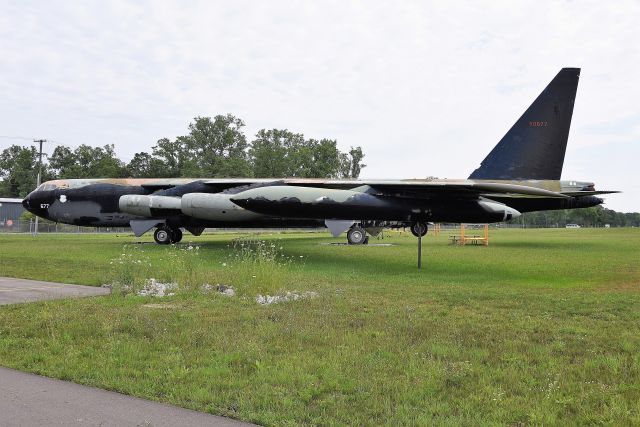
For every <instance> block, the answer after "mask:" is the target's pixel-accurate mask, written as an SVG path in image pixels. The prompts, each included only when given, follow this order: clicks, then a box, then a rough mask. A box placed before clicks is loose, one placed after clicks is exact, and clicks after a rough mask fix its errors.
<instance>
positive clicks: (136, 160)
mask: <svg viewBox="0 0 640 427" xmlns="http://www.w3.org/2000/svg"><path fill="white" fill-rule="evenodd" d="M173 171H175V172H174V173H175V174H174V173H172V172H173ZM127 175H128V176H130V177H133V178H171V177H177V176H180V174H179V172H178V169H177V168H176V169H173V170H172V169H170V168H167V167H165V163H164V162H163V161H162V160H161V159H159V158H158V157H155V156H153V155H151V154H149V153H145V152H140V153H136V154H135V155H134V156H133V159H131V161H130V162H129V163H128V164H127Z"/></svg>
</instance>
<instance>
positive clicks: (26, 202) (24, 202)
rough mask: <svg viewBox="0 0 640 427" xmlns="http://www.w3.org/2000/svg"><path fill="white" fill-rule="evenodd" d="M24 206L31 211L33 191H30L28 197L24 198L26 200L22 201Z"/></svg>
mask: <svg viewBox="0 0 640 427" xmlns="http://www.w3.org/2000/svg"><path fill="white" fill-rule="evenodd" d="M22 206H23V207H24V208H25V209H26V210H28V211H29V212H31V193H29V194H28V195H27V197H25V198H24V200H23V201H22Z"/></svg>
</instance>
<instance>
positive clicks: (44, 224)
mask: <svg viewBox="0 0 640 427" xmlns="http://www.w3.org/2000/svg"><path fill="white" fill-rule="evenodd" d="M35 229H36V224H35V221H34V220H33V219H29V220H21V219H17V220H6V221H0V233H25V234H26V233H30V234H33V233H34V232H35ZM38 233H94V234H95V233H131V229H130V228H129V227H81V226H79V225H69V224H61V223H56V222H50V221H42V220H40V221H39V222H38Z"/></svg>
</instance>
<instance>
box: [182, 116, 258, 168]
mask: <svg viewBox="0 0 640 427" xmlns="http://www.w3.org/2000/svg"><path fill="white" fill-rule="evenodd" d="M243 127H244V122H243V121H242V120H241V119H239V118H237V117H234V116H233V115H231V114H227V115H226V116H222V115H218V116H215V117H214V118H213V119H211V118H210V117H196V118H195V119H194V122H193V123H191V124H189V135H186V136H184V137H181V138H177V140H176V141H177V142H178V144H179V146H180V148H181V149H183V150H184V151H183V155H184V157H183V160H184V164H183V165H182V170H181V175H182V176H187V175H191V176H204V177H209V176H210V177H246V176H249V175H250V173H251V169H250V168H249V162H248V160H247V148H248V144H247V139H246V137H245V136H244V134H243V133H242V128H243Z"/></svg>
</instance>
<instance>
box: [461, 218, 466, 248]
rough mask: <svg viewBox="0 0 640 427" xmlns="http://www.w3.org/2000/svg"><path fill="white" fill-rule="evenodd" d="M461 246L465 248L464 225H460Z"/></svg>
mask: <svg viewBox="0 0 640 427" xmlns="http://www.w3.org/2000/svg"><path fill="white" fill-rule="evenodd" d="M460 244H461V245H462V246H464V244H465V241H464V224H462V223H460Z"/></svg>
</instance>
